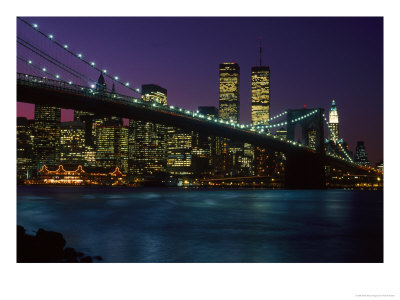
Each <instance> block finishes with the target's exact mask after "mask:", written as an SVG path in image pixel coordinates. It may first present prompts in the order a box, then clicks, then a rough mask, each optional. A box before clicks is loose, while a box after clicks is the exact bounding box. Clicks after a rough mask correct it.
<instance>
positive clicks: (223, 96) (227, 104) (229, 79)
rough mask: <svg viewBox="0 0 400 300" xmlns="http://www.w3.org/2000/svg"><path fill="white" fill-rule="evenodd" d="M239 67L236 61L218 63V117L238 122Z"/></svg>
mask: <svg viewBox="0 0 400 300" xmlns="http://www.w3.org/2000/svg"><path fill="white" fill-rule="evenodd" d="M239 83H240V68H239V65H238V64H236V63H222V64H220V65H219V118H220V119H223V120H225V121H230V120H232V121H233V122H236V123H239V114H240V89H239Z"/></svg>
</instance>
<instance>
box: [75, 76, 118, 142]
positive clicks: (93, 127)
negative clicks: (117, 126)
mask: <svg viewBox="0 0 400 300" xmlns="http://www.w3.org/2000/svg"><path fill="white" fill-rule="evenodd" d="M106 92H107V84H106V81H105V79H104V76H103V73H100V75H99V78H98V80H97V82H96V86H95V93H97V94H102V93H106ZM112 93H115V87H114V84H113V88H112ZM108 120H113V121H115V122H122V119H121V118H119V117H115V116H111V115H99V114H94V113H92V112H87V111H80V110H75V111H74V121H78V122H82V123H84V124H85V144H86V146H89V147H92V148H93V149H95V144H96V134H97V129H98V128H99V126H101V125H103V124H104V123H105V122H106V121H108Z"/></svg>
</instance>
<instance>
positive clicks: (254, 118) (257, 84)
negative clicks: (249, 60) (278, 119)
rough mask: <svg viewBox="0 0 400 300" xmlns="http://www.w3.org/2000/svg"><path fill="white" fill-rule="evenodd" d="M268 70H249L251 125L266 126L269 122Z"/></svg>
mask: <svg viewBox="0 0 400 300" xmlns="http://www.w3.org/2000/svg"><path fill="white" fill-rule="evenodd" d="M269 97H270V69H269V67H268V66H256V67H252V68H251V123H252V124H260V123H262V124H267V123H268V120H269V106H270V105H269Z"/></svg>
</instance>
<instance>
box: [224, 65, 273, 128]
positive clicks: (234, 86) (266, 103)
mask: <svg viewBox="0 0 400 300" xmlns="http://www.w3.org/2000/svg"><path fill="white" fill-rule="evenodd" d="M269 107H270V69H269V66H261V65H260V66H253V67H252V68H251V123H252V124H254V125H255V124H266V123H268V120H269ZM219 118H220V119H223V120H225V121H230V122H236V123H239V120H240V67H239V65H238V64H237V63H235V62H231V63H222V64H220V65H219Z"/></svg>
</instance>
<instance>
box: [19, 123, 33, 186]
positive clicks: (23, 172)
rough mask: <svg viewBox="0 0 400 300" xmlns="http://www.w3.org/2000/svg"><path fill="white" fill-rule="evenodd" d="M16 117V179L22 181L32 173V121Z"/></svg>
mask: <svg viewBox="0 0 400 300" xmlns="http://www.w3.org/2000/svg"><path fill="white" fill-rule="evenodd" d="M30 121H31V120H27V118H24V117H17V180H18V181H19V182H23V181H24V180H26V179H29V178H30V176H31V175H32V174H31V173H32V167H33V164H32V155H33V151H32V150H33V132H32V131H33V126H32V124H33V122H30Z"/></svg>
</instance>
